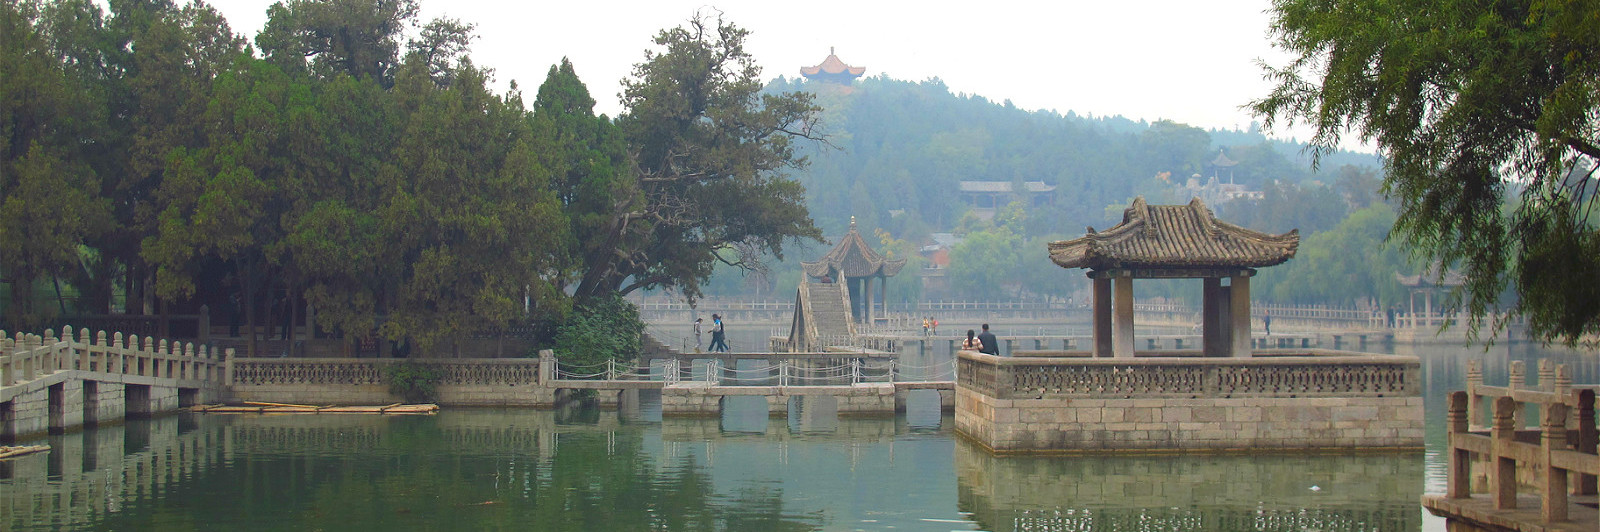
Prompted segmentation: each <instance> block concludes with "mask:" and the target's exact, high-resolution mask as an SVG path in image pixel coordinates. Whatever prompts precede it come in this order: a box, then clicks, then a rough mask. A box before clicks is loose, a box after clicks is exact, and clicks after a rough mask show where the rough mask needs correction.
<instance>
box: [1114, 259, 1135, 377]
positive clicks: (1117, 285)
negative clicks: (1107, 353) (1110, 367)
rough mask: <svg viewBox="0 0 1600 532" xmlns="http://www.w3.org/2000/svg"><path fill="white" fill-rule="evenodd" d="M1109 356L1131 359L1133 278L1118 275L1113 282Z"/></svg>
mask: <svg viewBox="0 0 1600 532" xmlns="http://www.w3.org/2000/svg"><path fill="white" fill-rule="evenodd" d="M1112 299H1113V300H1114V301H1113V305H1112V306H1113V307H1114V310H1113V312H1112V319H1111V322H1112V328H1113V329H1114V330H1113V331H1112V333H1111V335H1112V340H1111V356H1112V357H1114V358H1133V277H1130V276H1127V275H1126V274H1124V275H1119V276H1117V277H1116V279H1115V280H1114V281H1113V286H1112Z"/></svg>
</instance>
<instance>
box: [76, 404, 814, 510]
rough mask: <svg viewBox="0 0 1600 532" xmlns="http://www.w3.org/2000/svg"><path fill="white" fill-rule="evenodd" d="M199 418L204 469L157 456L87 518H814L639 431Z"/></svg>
mask: <svg viewBox="0 0 1600 532" xmlns="http://www.w3.org/2000/svg"><path fill="white" fill-rule="evenodd" d="M200 420H201V426H200V428H199V429H198V430H196V431H194V432H193V433H189V434H185V435H182V436H176V437H178V438H189V437H195V436H199V437H203V438H209V439H212V440H214V441H215V442H217V443H218V445H216V446H215V447H214V448H212V449H209V450H208V451H207V453H208V454H210V457H209V465H207V466H206V467H203V468H202V467H196V466H195V464H185V463H184V462H183V458H189V459H191V460H192V459H193V458H194V457H193V456H189V457H183V456H179V455H176V454H175V455H173V456H172V457H171V458H170V459H168V461H165V462H163V461H157V462H155V464H156V468H157V469H158V471H155V474H156V475H160V476H164V477H167V478H169V479H170V480H169V481H168V482H166V483H164V484H160V485H158V487H157V488H156V489H154V490H150V491H144V490H136V491H138V493H134V492H129V493H130V495H129V496H128V501H127V502H126V504H124V505H123V506H122V507H121V508H119V509H118V511H115V512H108V513H106V514H105V515H103V516H101V518H100V519H99V520H95V521H91V522H93V523H95V524H96V526H100V527H105V528H112V529H142V528H152V527H153V528H159V529H162V530H206V529H212V530H214V529H219V528H239V527H244V528H281V529H293V530H359V529H371V530H404V529H431V530H481V529H529V530H812V529H816V528H818V526H819V525H818V523H820V522H821V518H820V516H819V517H817V518H816V520H812V519H811V518H808V517H800V518H796V517H794V516H786V515H785V512H784V504H783V498H782V496H783V491H782V490H781V489H780V488H777V487H757V488H747V489H741V490H737V491H734V492H732V493H717V492H716V490H715V488H714V486H713V484H712V482H711V478H710V477H709V476H708V474H707V472H706V468H705V467H704V466H703V464H701V463H700V458H699V457H698V456H696V455H693V454H687V455H683V456H677V457H673V458H664V459H659V458H656V457H657V456H662V455H659V454H657V453H654V452H652V451H651V450H649V449H645V448H644V445H645V438H644V437H643V435H644V432H643V431H642V430H639V429H636V428H633V427H625V426H620V425H616V424H615V423H610V424H609V426H607V425H608V424H607V423H601V424H600V425H602V426H600V427H596V426H584V427H574V426H569V425H557V424H555V423H554V422H553V417H552V416H551V415H550V414H549V413H544V412H527V413H516V412H513V413H506V412H478V413H473V412H467V413H452V416H449V417H447V416H432V417H414V418H395V419H385V420H378V419H363V420H354V419H349V418H346V419H344V420H343V421H345V422H352V421H353V423H350V424H348V425H344V424H341V423H338V420H335V419H326V418H325V419H312V418H293V419H290V418H247V417H237V418H225V417H220V416H208V417H202V418H200ZM100 430H104V431H110V430H122V429H121V428H120V427H107V428H103V429H100ZM165 437H167V436H157V438H165ZM219 455H220V456H221V457H223V458H224V459H223V460H217V458H218V457H219ZM141 467H143V466H141ZM180 479H181V480H180ZM77 511H81V509H78V510H77Z"/></svg>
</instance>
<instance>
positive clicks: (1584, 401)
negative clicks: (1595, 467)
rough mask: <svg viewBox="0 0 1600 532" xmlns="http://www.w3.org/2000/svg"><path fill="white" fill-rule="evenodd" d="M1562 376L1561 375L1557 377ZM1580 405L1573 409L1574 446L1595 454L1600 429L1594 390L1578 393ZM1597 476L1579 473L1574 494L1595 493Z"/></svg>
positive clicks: (1599, 439) (1579, 450) (1599, 437)
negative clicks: (1596, 417)
mask: <svg viewBox="0 0 1600 532" xmlns="http://www.w3.org/2000/svg"><path fill="white" fill-rule="evenodd" d="M1557 378H1560V377H1557ZM1577 403H1578V407H1577V408H1574V409H1573V416H1572V417H1573V418H1572V425H1570V426H1575V427H1577V428H1578V431H1577V432H1578V441H1577V442H1574V443H1576V445H1575V446H1574V448H1575V449H1576V450H1577V451H1578V452H1580V453H1584V454H1595V450H1596V443H1597V441H1600V434H1597V433H1600V430H1597V429H1596V427H1595V419H1594V390H1581V391H1579V392H1578V393H1577ZM1595 484H1596V482H1595V476H1594V475H1591V474H1588V473H1579V474H1578V475H1577V479H1576V482H1575V483H1574V485H1573V489H1572V491H1573V494H1574V495H1594V494H1595V491H1596V490H1595Z"/></svg>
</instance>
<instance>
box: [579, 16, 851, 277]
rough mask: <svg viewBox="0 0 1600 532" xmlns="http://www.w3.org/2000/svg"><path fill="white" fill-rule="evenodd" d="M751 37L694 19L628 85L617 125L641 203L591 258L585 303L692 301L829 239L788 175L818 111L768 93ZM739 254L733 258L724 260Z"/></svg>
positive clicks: (798, 162) (666, 38)
mask: <svg viewBox="0 0 1600 532" xmlns="http://www.w3.org/2000/svg"><path fill="white" fill-rule="evenodd" d="M748 35H749V32H748V31H746V30H744V29H741V28H739V27H737V26H734V25H733V24H732V23H729V22H726V21H724V20H723V19H722V18H721V17H720V16H719V17H717V18H716V19H711V18H708V17H706V16H704V15H701V14H697V15H696V16H695V17H694V18H692V19H690V20H689V22H688V23H687V24H686V25H684V26H681V27H677V28H672V29H668V30H664V31H662V32H661V33H660V34H658V35H657V36H656V38H655V44H656V45H657V46H660V47H662V48H663V50H662V51H659V52H658V51H653V50H652V51H647V52H645V60H644V62H642V63H639V64H637V65H634V70H633V74H632V76H631V77H630V78H629V79H627V80H624V82H623V91H622V99H623V106H624V108H625V111H624V112H623V115H622V116H621V117H620V118H619V119H618V125H619V126H620V127H621V129H622V133H623V136H624V138H625V139H626V140H627V143H628V150H629V155H630V157H631V159H632V162H633V165H634V169H633V171H635V172H636V173H637V179H638V182H639V185H640V188H641V189H642V192H643V196H642V197H643V200H642V202H635V203H630V204H625V205H619V206H618V207H619V208H617V209H616V210H614V211H613V212H612V213H611V216H610V220H609V225H608V227H606V228H605V231H604V237H603V240H600V245H599V246H597V247H595V248H594V250H593V251H592V252H590V253H588V254H587V255H586V256H585V257H584V264H583V269H584V275H583V277H582V279H581V280H580V282H579V284H578V288H577V291H576V295H577V297H579V298H589V297H595V296H598V295H601V294H605V293H608V292H619V293H623V294H626V293H629V292H632V291H633V290H637V289H640V288H652V287H664V288H674V289H677V290H678V291H679V292H681V293H683V294H685V295H687V296H689V297H695V296H697V295H698V294H699V283H701V282H703V281H705V280H706V279H707V278H708V277H709V276H710V274H711V270H712V266H713V265H714V264H716V263H719V262H721V263H728V264H731V265H738V266H742V267H755V263H756V261H759V260H760V257H761V256H763V255H771V256H773V257H776V258H778V259H780V260H781V259H782V257H783V249H784V246H783V242H784V241H785V240H787V239H801V238H809V239H813V240H820V239H821V236H822V234H821V231H819V230H818V229H817V228H816V226H815V225H814V224H813V223H812V221H811V217H810V215H809V214H808V213H807V211H806V207H805V203H804V201H805V189H804V188H803V187H802V186H801V185H800V184H799V183H798V182H796V181H794V180H793V179H791V178H790V177H789V176H787V175H785V174H784V172H785V171H787V170H791V169H797V168H800V167H802V166H803V165H804V164H805V159H804V158H802V157H799V156H797V155H796V153H795V150H794V144H793V139H795V138H806V139H810V138H814V137H813V136H812V133H811V128H812V126H813V125H814V124H815V122H816V119H817V113H818V112H819V109H818V108H817V107H816V106H815V105H813V104H812V103H811V96H810V95H809V94H806V93H783V94H762V93H761V88H762V84H761V81H760V77H759V76H760V73H761V70H760V68H759V67H757V66H756V64H755V59H754V58H753V57H751V56H750V54H749V52H747V51H745V49H744V41H745V38H746V37H747V36H748ZM730 247H731V248H734V249H735V250H736V251H738V253H737V255H735V256H736V257H738V258H737V259H733V260H729V259H726V258H724V257H725V256H724V255H721V254H719V253H718V252H719V251H721V250H723V249H724V248H730Z"/></svg>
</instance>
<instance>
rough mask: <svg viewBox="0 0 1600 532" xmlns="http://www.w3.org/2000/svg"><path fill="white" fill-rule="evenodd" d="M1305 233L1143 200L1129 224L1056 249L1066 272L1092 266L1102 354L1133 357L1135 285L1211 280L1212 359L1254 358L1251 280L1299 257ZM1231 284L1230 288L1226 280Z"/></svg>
mask: <svg viewBox="0 0 1600 532" xmlns="http://www.w3.org/2000/svg"><path fill="white" fill-rule="evenodd" d="M1299 244H1300V235H1299V232H1298V230H1292V231H1289V232H1288V233H1284V234H1282V235H1269V234H1266V233H1261V232H1258V231H1252V230H1250V229H1245V228H1243V227H1239V226H1237V225H1233V224H1230V223H1227V222H1223V221H1221V220H1217V219H1216V217H1215V216H1213V215H1212V213H1211V209H1208V208H1206V206H1205V203H1203V202H1201V201H1200V200H1199V199H1198V198H1197V199H1195V200H1193V201H1190V202H1189V204H1188V205H1146V204H1145V202H1144V198H1142V197H1141V198H1135V199H1134V200H1133V205H1131V206H1129V207H1128V209H1127V210H1126V211H1125V212H1124V213H1123V216H1122V223H1121V224H1118V225H1117V226H1116V227H1112V228H1111V229H1107V230H1105V231H1103V232H1095V230H1094V228H1090V229H1089V233H1088V234H1087V235H1084V236H1083V237H1081V238H1078V239H1075V240H1066V241H1061V242H1055V243H1052V244H1050V259H1051V260H1053V261H1055V263H1056V264H1058V265H1060V266H1061V267H1063V268H1087V269H1088V270H1089V274H1088V275H1089V278H1091V279H1094V356H1097V357H1117V358H1127V357H1132V356H1133V280H1134V279H1174V278H1176V279H1193V278H1199V279H1201V280H1202V281H1203V282H1204V286H1205V288H1204V292H1203V295H1202V297H1203V302H1202V305H1203V306H1202V308H1203V315H1204V316H1203V324H1202V327H1203V329H1202V332H1201V337H1202V340H1201V348H1202V351H1204V353H1205V355H1207V356H1219V357H1248V356H1250V277H1251V276H1253V275H1255V268H1259V267H1263V266H1272V265H1276V264H1281V263H1283V262H1284V261H1286V260H1289V259H1290V258H1291V257H1293V256H1294V253H1295V249H1296V248H1297V247H1298V246H1299ZM1225 279H1226V280H1227V281H1228V283H1229V284H1228V285H1227V286H1223V284H1222V281H1223V280H1225Z"/></svg>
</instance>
